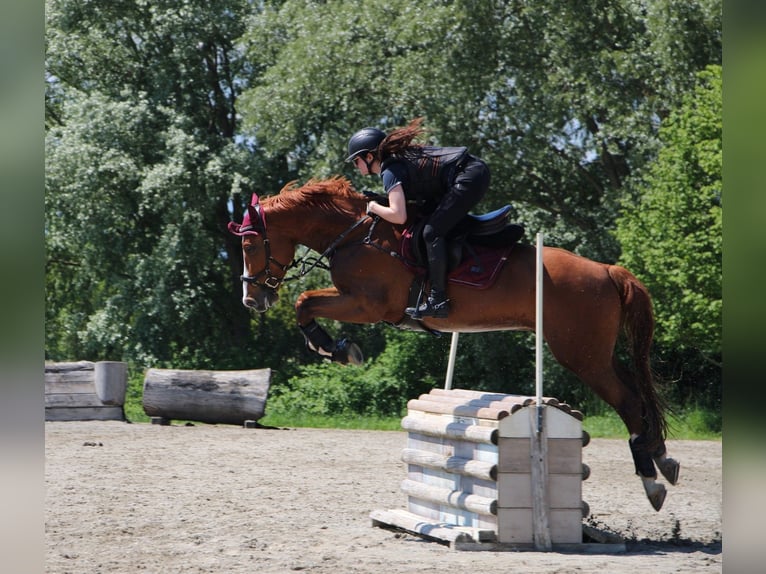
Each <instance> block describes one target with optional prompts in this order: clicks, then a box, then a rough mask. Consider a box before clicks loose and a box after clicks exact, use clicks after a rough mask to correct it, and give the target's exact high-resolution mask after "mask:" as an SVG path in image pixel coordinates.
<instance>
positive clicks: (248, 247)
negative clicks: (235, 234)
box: [242, 243, 256, 253]
mask: <svg viewBox="0 0 766 574" xmlns="http://www.w3.org/2000/svg"><path fill="white" fill-rule="evenodd" d="M242 250H243V251H244V252H245V253H254V252H255V250H256V247H255V245H253V244H252V243H248V244H247V245H243V246H242Z"/></svg>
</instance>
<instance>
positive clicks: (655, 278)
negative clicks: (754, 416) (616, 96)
mask: <svg viewBox="0 0 766 574" xmlns="http://www.w3.org/2000/svg"><path fill="white" fill-rule="evenodd" d="M699 79H700V83H699V85H698V86H697V88H696V89H695V90H694V91H693V92H692V93H690V94H689V95H688V96H687V97H686V98H685V99H684V103H683V105H682V106H681V107H680V108H679V109H678V110H675V111H674V112H673V113H671V114H670V116H669V117H668V119H667V121H666V122H665V123H664V124H663V126H662V127H661V129H660V139H661V141H662V142H663V144H664V145H663V147H662V149H661V150H660V152H659V155H658V158H657V161H656V162H655V163H654V164H653V165H652V166H651V169H649V170H648V171H647V174H646V176H645V178H644V179H643V181H642V183H641V186H640V188H639V189H640V199H639V200H638V202H637V203H636V204H633V203H630V204H628V205H626V208H625V210H624V213H623V216H622V217H621V218H620V219H619V221H618V227H617V237H618V238H619V240H620V243H621V244H622V246H623V255H622V261H623V262H624V264H625V265H626V266H628V267H630V268H631V269H633V270H634V271H635V272H636V273H637V274H638V275H639V276H640V277H641V278H642V279H643V281H644V282H645V283H646V285H647V287H648V288H649V290H650V292H651V293H652V294H653V296H654V301H655V314H656V318H657V333H656V342H657V344H658V345H659V346H660V347H661V356H663V359H664V361H665V362H666V363H670V364H669V365H667V364H666V366H665V367H664V368H665V370H669V371H670V373H671V375H672V376H675V377H678V378H680V379H681V381H680V386H681V388H685V389H686V391H685V392H686V393H689V394H694V395H697V397H696V398H702V399H707V400H710V396H711V395H712V397H713V398H714V399H716V400H720V377H721V374H720V366H721V354H722V349H721V321H722V293H721V284H722V239H723V229H722V216H723V208H722V179H721V177H722V149H721V143H722V104H721V90H722V85H721V68H720V67H717V66H711V67H710V68H708V69H707V70H705V71H704V72H702V73H701V74H700V76H699ZM668 367H669V369H668ZM692 389H694V392H692ZM706 395H707V396H706Z"/></svg>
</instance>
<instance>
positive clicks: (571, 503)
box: [497, 473, 582, 509]
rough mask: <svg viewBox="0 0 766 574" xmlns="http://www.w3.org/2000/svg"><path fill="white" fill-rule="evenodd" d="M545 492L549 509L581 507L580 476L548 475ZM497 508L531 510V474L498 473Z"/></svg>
mask: <svg viewBox="0 0 766 574" xmlns="http://www.w3.org/2000/svg"><path fill="white" fill-rule="evenodd" d="M546 490H547V492H548V497H549V499H550V508H570V509H574V508H581V507H582V476H581V475H579V474H549V475H548V477H547V479H546ZM497 507H498V508H532V474H531V473H529V474H519V473H500V474H499V475H498V477H497Z"/></svg>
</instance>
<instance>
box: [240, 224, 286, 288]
mask: <svg viewBox="0 0 766 574" xmlns="http://www.w3.org/2000/svg"><path fill="white" fill-rule="evenodd" d="M263 248H264V250H265V251H266V267H264V268H263V271H261V272H260V273H258V274H257V275H254V276H253V277H250V276H249V275H240V276H239V278H240V279H241V280H242V281H244V282H245V283H250V284H251V285H257V286H259V287H263V288H265V289H271V290H272V291H276V290H277V289H279V287H280V286H281V285H282V282H283V281H284V280H285V275H286V274H287V271H288V269H290V268H291V267H293V262H294V261H295V260H293V261H290V263H288V264H287V265H285V264H284V263H280V262H279V261H277V260H276V259H274V258H273V257H272V256H271V243H270V242H269V240H268V239H267V238H266V226H265V225H264V226H263ZM272 263H273V264H274V265H275V266H276V267H278V268H279V269H280V270H281V271H282V276H281V277H277V276H276V275H274V274H273V273H272V272H271V264H272ZM262 276H265V277H266V278H265V279H264V280H263V281H259V279H260V278H261V277H262Z"/></svg>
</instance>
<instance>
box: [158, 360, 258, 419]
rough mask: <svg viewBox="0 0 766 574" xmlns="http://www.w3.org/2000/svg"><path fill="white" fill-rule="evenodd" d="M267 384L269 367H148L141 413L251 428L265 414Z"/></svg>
mask: <svg viewBox="0 0 766 574" xmlns="http://www.w3.org/2000/svg"><path fill="white" fill-rule="evenodd" d="M270 384H271V369H253V370H247V371H195V370H180V369H148V370H147V371H146V374H145V375H144V394H143V407H144V412H145V413H146V414H147V415H149V416H150V417H152V422H159V423H160V424H169V422H170V421H171V420H173V419H175V420H189V421H198V422H203V423H210V424H233V425H243V426H247V427H251V426H254V421H257V420H258V419H260V418H262V417H263V416H264V414H265V410H266V400H267V397H268V393H269V385H270Z"/></svg>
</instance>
